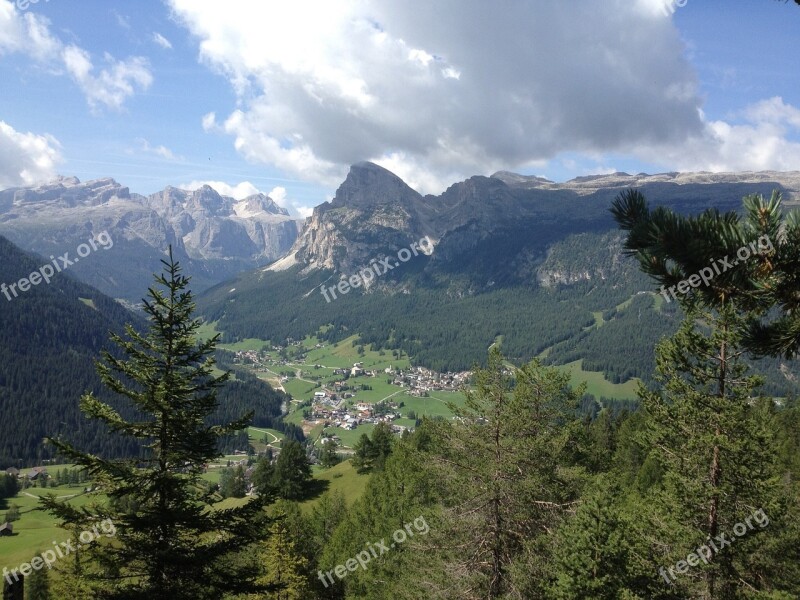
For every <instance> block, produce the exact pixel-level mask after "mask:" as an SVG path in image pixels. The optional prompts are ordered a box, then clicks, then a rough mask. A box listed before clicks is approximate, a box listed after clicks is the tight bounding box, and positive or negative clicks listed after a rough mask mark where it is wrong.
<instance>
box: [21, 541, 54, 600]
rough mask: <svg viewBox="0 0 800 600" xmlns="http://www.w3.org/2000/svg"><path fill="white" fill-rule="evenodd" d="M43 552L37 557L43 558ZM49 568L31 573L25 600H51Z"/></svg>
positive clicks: (26, 584) (26, 587)
mask: <svg viewBox="0 0 800 600" xmlns="http://www.w3.org/2000/svg"><path fill="white" fill-rule="evenodd" d="M41 555H42V553H41V551H39V552H37V553H36V556H41ZM48 571H49V569H48V568H43V569H38V570H34V571H32V572H31V574H30V577H28V578H27V579H26V580H25V600H50V598H51V595H50V575H49V573H48Z"/></svg>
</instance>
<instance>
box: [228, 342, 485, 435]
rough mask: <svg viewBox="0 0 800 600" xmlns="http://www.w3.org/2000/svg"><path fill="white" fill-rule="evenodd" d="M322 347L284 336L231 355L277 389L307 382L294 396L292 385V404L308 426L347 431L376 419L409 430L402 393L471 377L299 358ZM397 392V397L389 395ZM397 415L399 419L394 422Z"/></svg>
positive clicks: (452, 385) (447, 386) (451, 388)
mask: <svg viewBox="0 0 800 600" xmlns="http://www.w3.org/2000/svg"><path fill="white" fill-rule="evenodd" d="M324 348H326V345H325V344H321V343H317V344H315V345H313V346H311V347H310V348H309V347H307V346H304V345H303V343H302V342H295V341H292V340H287V346H272V347H271V348H269V349H267V348H266V347H265V348H263V349H262V350H260V351H258V350H239V351H236V352H235V359H234V360H235V362H236V363H239V364H242V365H247V366H248V367H249V368H252V369H253V370H254V371H256V372H267V373H272V374H273V375H275V376H277V377H278V378H279V379H278V380H279V382H280V384H281V388H283V389H286V388H284V386H285V385H286V386H287V387H289V385H288V384H290V382H292V380H295V381H297V380H299V381H303V382H307V383H308V384H310V386H312V387H311V388H310V389H309V390H307V391H306V393H304V394H303V395H302V396H300V397H298V394H297V393H296V388H295V394H294V396H293V404H294V405H295V406H294V408H295V410H298V409H299V410H302V415H303V421H304V423H307V424H308V426H309V427H312V426H317V425H322V426H323V430H324V431H325V430H327V429H328V428H340V429H342V430H345V431H352V430H355V429H356V428H358V427H359V426H360V425H367V424H372V425H377V424H379V423H388V424H389V425H391V428H392V430H393V431H394V432H395V433H398V434H402V433H403V432H404V431H407V430H409V431H413V428H414V422H415V421H416V418H417V417H418V414H419V413H418V412H414V411H411V410H409V409H408V407H407V406H406V403H405V402H404V401H403V398H405V399H406V400H408V399H409V397H411V398H419V399H426V398H429V397H430V396H431V394H434V393H436V392H458V391H460V390H462V389H463V388H464V387H465V386H466V385H467V384H468V382H469V380H470V378H471V376H472V373H471V372H470V371H463V372H458V373H454V372H445V373H439V372H436V371H433V370H431V369H427V368H425V367H419V366H402V367H401V366H397V365H395V364H392V363H391V361H390V364H388V365H387V366H382V365H376V364H374V363H375V362H378V361H373V363H371V364H369V365H368V366H365V362H364V361H356V362H353V363H352V364H351V365H349V366H336V367H333V366H326V365H323V364H318V363H314V364H308V363H306V362H305V361H306V359H307V353H308V351H309V350H322V349H324ZM383 364H386V361H383ZM381 367H382V368H381ZM379 389H380V390H385V391H386V392H387V393H385V394H384V393H383V391H379ZM286 391H289V390H286ZM398 395H401V398H399V399H396V400H395V399H394V397H395V396H398ZM419 416H421V415H419ZM409 418H410V422H409ZM398 420H403V421H404V423H402V424H401V423H397V421H398ZM331 438H333V439H336V436H331V435H330V432H328V433H326V435H325V436H323V440H327V439H331ZM337 441H338V440H337Z"/></svg>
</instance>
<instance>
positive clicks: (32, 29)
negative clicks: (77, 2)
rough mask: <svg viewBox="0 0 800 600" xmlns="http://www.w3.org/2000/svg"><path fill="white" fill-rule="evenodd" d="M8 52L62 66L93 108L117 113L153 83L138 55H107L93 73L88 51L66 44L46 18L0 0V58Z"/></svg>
mask: <svg viewBox="0 0 800 600" xmlns="http://www.w3.org/2000/svg"><path fill="white" fill-rule="evenodd" d="M117 17H118V18H121V17H120V15H117ZM11 53H18V54H24V55H27V56H29V57H30V58H31V59H33V60H34V61H36V62H37V63H41V64H44V65H46V66H51V67H59V68H60V67H63V68H64V69H65V70H66V72H67V73H69V75H70V76H71V77H72V78H73V80H74V81H75V82H76V83H77V84H78V86H79V87H80V88H81V90H82V91H83V93H84V94H85V96H86V100H87V101H88V103H89V106H90V107H91V108H92V109H96V108H98V107H99V106H101V105H103V106H105V107H107V108H112V109H117V110H118V109H120V108H121V107H122V105H123V103H124V102H125V100H127V99H128V98H129V97H130V96H132V95H133V94H134V93H135V92H136V90H137V88H138V89H141V90H145V89H147V88H148V87H149V86H150V84H151V83H152V82H153V76H152V74H151V72H150V67H149V64H148V62H147V59H145V58H144V57H141V56H133V57H130V58H128V59H125V60H117V59H115V58H114V57H113V56H111V55H110V54H108V53H106V54H105V55H104V61H105V63H106V66H105V67H102V68H100V69H99V70H98V71H97V72H95V67H94V64H93V62H92V57H91V55H90V54H89V52H87V51H86V50H85V49H83V48H81V47H79V46H76V45H74V44H69V45H65V44H64V43H63V42H62V41H61V40H60V39H59V38H58V37H57V36H55V35H53V33H52V32H51V31H50V22H49V21H48V20H47V19H46V18H45V17H42V16H40V15H36V14H34V13H32V12H24V13H23V12H20V11H18V10H17V8H16V7H15V5H14V3H12V2H8V1H7V0H0V56H1V55H3V54H11ZM62 70H63V69H62Z"/></svg>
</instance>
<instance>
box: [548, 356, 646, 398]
mask: <svg viewBox="0 0 800 600" xmlns="http://www.w3.org/2000/svg"><path fill="white" fill-rule="evenodd" d="M582 364H583V360H576V361H574V362H571V363H567V364H566V365H559V366H557V367H556V368H557V369H560V370H563V371H568V372H569V373H570V376H571V380H570V383H571V384H572V386H573V387H577V386H578V385H580V384H581V383H583V382H586V392H587V393H588V394H593V395H594V396H595V398H598V399H599V398H600V396H605V397H606V398H618V399H620V400H635V399H636V398H637V396H636V388H637V385H638V379H631V380H630V381H626V382H625V383H611V382H610V381H608V380H607V379H606V378H605V376H604V375H603V373H600V372H597V371H584V370H583V368H582Z"/></svg>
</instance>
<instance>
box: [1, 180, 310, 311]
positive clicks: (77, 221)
mask: <svg viewBox="0 0 800 600" xmlns="http://www.w3.org/2000/svg"><path fill="white" fill-rule="evenodd" d="M104 231H105V232H108V235H109V236H110V237H111V239H112V240H113V251H112V252H108V253H106V252H100V253H93V254H92V255H91V258H89V257H88V256H87V257H86V260H84V261H83V262H81V263H80V264H76V265H75V266H74V268H73V273H74V274H75V275H76V276H77V277H79V278H81V279H82V280H84V281H86V282H87V283H90V284H91V285H93V286H95V287H97V288H98V289H100V290H101V291H103V292H104V293H106V294H108V295H110V296H112V297H117V298H124V299H126V300H129V301H133V302H135V301H138V300H139V299H140V298H141V297H142V294H143V292H144V290H146V289H147V287H148V286H149V285H150V281H151V274H152V273H153V272H156V271H160V269H161V265H160V260H161V258H162V257H163V255H164V251H165V250H166V248H167V246H168V245H170V244H171V245H172V246H173V249H174V252H175V255H176V256H177V257H178V258H179V259H180V260H181V261H182V262H183V263H184V265H185V266H186V268H187V271H188V272H190V273H192V275H193V278H194V279H193V285H194V288H195V290H199V289H203V288H205V287H208V286H210V285H212V284H214V283H217V282H219V281H222V280H224V279H226V278H229V277H232V276H233V275H235V274H236V273H238V272H240V271H242V270H247V269H251V268H254V267H257V266H260V265H266V264H268V263H270V262H272V261H274V260H275V259H276V258H278V257H280V256H282V255H283V254H284V253H285V252H286V251H287V250H288V249H289V248H290V247H291V245H292V243H293V242H294V241H295V239H296V237H297V233H298V222H297V220H296V219H294V218H292V217H291V216H290V215H289V213H288V212H287V211H286V209H284V208H282V207H280V206H278V205H277V204H276V203H275V202H274V201H273V200H272V199H271V198H269V197H268V196H265V195H263V194H258V195H254V196H250V197H249V198H245V199H244V200H235V199H234V198H230V197H228V196H221V195H220V194H218V193H217V192H216V191H214V190H213V189H212V188H211V187H209V186H203V187H201V188H199V189H197V190H195V191H187V190H181V189H178V188H174V187H168V188H166V189H165V190H163V191H161V192H158V193H156V194H151V195H150V196H142V195H139V194H135V193H131V192H130V190H129V189H128V188H127V187H124V186H122V185H120V184H119V183H117V182H116V181H114V180H113V179H110V178H106V179H97V180H93V181H87V182H84V183H82V182H80V181H79V180H78V179H77V178H75V177H61V178H59V179H57V180H55V181H53V182H50V183H48V184H45V185H39V186H32V187H21V188H10V189H6V190H3V191H0V234H2V235H5V236H6V237H8V238H9V239H10V240H11V241H13V242H14V243H16V244H18V245H19V246H21V247H22V248H24V249H26V250H29V251H31V252H37V253H40V254H42V255H45V256H48V255H50V254H52V255H59V256H60V255H62V254H63V253H64V252H67V251H69V252H71V253H72V254H73V255H74V254H75V250H76V248H77V247H78V246H79V245H80V244H82V243H85V242H86V241H87V240H88V239H89V238H92V237H93V236H96V235H97V234H98V233H100V232H104Z"/></svg>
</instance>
